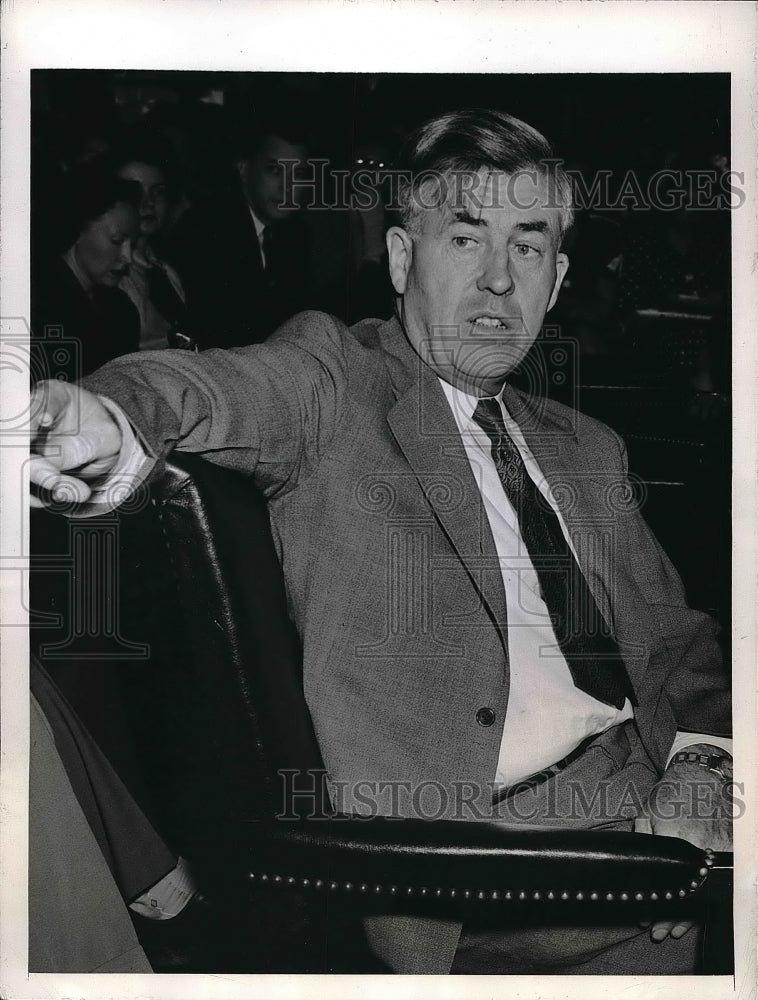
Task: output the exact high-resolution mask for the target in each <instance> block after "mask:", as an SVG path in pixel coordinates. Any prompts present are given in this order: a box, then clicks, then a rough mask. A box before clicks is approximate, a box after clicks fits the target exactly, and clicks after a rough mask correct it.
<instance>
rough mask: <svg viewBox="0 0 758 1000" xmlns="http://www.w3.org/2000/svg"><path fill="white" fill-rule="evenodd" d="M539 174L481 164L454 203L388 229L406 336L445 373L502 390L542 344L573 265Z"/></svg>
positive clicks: (485, 390) (475, 387) (475, 389)
mask: <svg viewBox="0 0 758 1000" xmlns="http://www.w3.org/2000/svg"><path fill="white" fill-rule="evenodd" d="M548 183H549V182H548V180H547V178H546V177H544V176H543V175H541V174H538V173H536V172H527V171H524V172H522V173H519V174H514V175H507V174H503V173H499V172H490V171H486V170H481V171H480V172H479V173H478V174H477V175H476V177H475V178H473V185H471V189H470V193H469V192H466V193H463V194H462V195H461V196H460V197H459V198H454V199H452V203H448V204H443V205H442V206H441V207H440V208H429V209H424V208H419V212H418V214H419V216H420V225H419V226H418V229H417V232H416V235H414V236H413V238H411V237H410V236H409V234H408V233H406V232H405V230H403V229H399V228H393V229H391V230H390V231H389V233H388V234H387V245H388V249H389V254H390V274H391V276H392V283H393V285H394V287H395V291H396V292H397V293H398V295H401V296H402V318H403V325H404V327H405V332H406V335H407V337H408V339H409V341H410V343H411V345H412V347H413V348H414V350H415V351H416V353H417V354H418V355H419V356H420V357H421V358H422V360H423V361H424V362H425V363H426V364H428V365H429V366H430V367H431V368H432V369H433V370H434V371H435V372H436V374H438V375H439V376H440V377H441V378H443V379H445V380H446V381H447V382H450V383H452V384H453V385H456V386H458V387H459V388H461V389H463V390H464V391H466V392H469V393H471V394H472V395H477V396H489V395H495V394H496V393H497V392H499V390H500V387H501V386H502V384H503V382H504V380H505V377H506V375H507V374H508V373H509V372H510V371H512V370H513V369H514V368H515V367H516V365H518V364H519V362H520V361H521V360H522V359H523V358H524V356H525V355H526V353H527V351H528V350H529V348H530V347H531V346H532V344H533V343H534V341H535V339H536V337H537V335H538V333H539V331H540V328H541V326H542V321H543V319H544V317H545V313H546V312H547V310H548V309H549V308H551V307H552V305H553V303H554V301H555V299H556V297H557V294H558V289H559V288H560V284H561V282H562V280H563V277H564V275H565V273H566V270H567V268H568V258H567V257H566V255H565V254H562V253H558V246H559V240H560V209H559V208H558V207H556V206H555V201H554V200H553V202H552V203H550V200H549V194H550V193H551V192H550V189H549V187H548Z"/></svg>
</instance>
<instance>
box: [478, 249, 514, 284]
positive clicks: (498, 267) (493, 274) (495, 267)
mask: <svg viewBox="0 0 758 1000" xmlns="http://www.w3.org/2000/svg"><path fill="white" fill-rule="evenodd" d="M476 286H477V288H478V289H479V291H480V292H492V293H493V294H494V295H508V293H509V292H512V291H513V279H512V278H511V263H510V257H509V255H508V248H507V247H504V248H497V249H495V250H492V251H491V252H490V253H488V254H487V255H486V257H485V259H484V264H483V267H482V270H481V272H480V274H479V277H478V278H477V282H476Z"/></svg>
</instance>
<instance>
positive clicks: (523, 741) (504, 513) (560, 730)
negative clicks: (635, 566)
mask: <svg viewBox="0 0 758 1000" xmlns="http://www.w3.org/2000/svg"><path fill="white" fill-rule="evenodd" d="M439 383H440V385H441V387H442V390H443V392H444V393H445V398H446V399H447V401H448V404H449V406H450V409H451V410H452V413H453V417H454V419H455V422H456V424H457V426H458V430H459V432H460V435H461V439H462V441H463V446H464V448H465V449H466V455H467V457H468V460H469V464H470V466H471V471H472V472H473V474H474V479H475V480H476V482H477V485H478V487H479V491H480V493H481V495H482V502H483V504H484V509H485V511H486V513H487V519H488V521H489V525H490V529H491V530H492V536H493V539H494V541H495V548H496V550H497V555H498V559H499V561H500V569H501V573H502V576H503V587H504V590H505V601H506V612H507V622H508V659H509V673H510V691H509V695H508V705H507V709H506V714H505V727H504V729H503V739H502V742H501V744H500V755H499V758H498V764H497V771H496V775H495V781H496V782H497V783H498V784H503V785H506V786H507V785H513V784H515V783H516V782H518V781H520V780H521V779H523V778H526V777H529V776H530V775H532V774H534V773H535V772H537V771H541V770H542V769H543V768H545V767H548V766H549V765H551V764H554V763H556V761H559V760H561V759H562V758H563V757H565V756H566V755H567V754H569V753H571V751H572V750H574V749H576V747H577V746H578V745H579V744H580V743H581V742H582V741H583V740H585V739H586V738H587V737H589V736H594V735H598V734H600V733H602V732H605V730H606V729H609V728H610V727H611V726H615V725H618V724H619V723H620V722H624V721H626V720H627V719H631V718H633V710H632V706H631V703H630V702H629V699H626V700H625V702H624V705H623V706H622V708H621V709H617V708H615V707H614V706H613V705H606V704H605V703H604V702H601V701H598V700H597V699H596V698H593V697H592V695H589V694H586V693H585V692H584V691H580V690H579V688H577V687H576V686H575V685H574V681H573V678H572V676H571V671H570V670H569V667H568V664H567V663H566V660H565V658H564V656H563V654H562V653H561V650H560V647H559V646H558V643H557V641H556V638H555V633H554V631H553V627H552V625H551V622H550V616H549V614H548V610H547V607H546V606H545V603H544V601H543V600H542V598H541V597H540V588H539V581H538V578H537V573H536V572H535V569H534V567H533V565H532V563H531V560H530V558H529V555H528V552H527V549H526V545H525V544H524V541H523V539H522V537H521V531H520V528H519V524H518V518H517V517H516V512H515V511H514V509H513V507H512V505H511V503H510V501H509V500H508V497H507V495H506V493H505V491H504V489H503V486H502V483H501V482H500V477H499V476H498V472H497V468H496V466H495V463H494V461H493V459H492V451H491V447H492V445H491V441H490V439H489V437H488V436H487V433H486V432H485V431H484V430H483V429H482V428H481V427H480V426H479V424H477V423H476V421H475V420H474V419H473V414H474V410H475V409H476V404H477V403H478V402H479V399H478V397H476V396H470V395H468V394H467V393H465V392H462V391H461V390H460V389H457V388H456V387H454V386H452V385H450V384H449V383H448V382H445V381H444V380H443V379H439ZM496 399H497V401H498V403H499V405H500V409H501V412H502V414H503V420H504V422H505V427H506V429H507V431H508V433H509V434H510V436H511V438H512V440H513V442H514V444H515V445H516V447H517V448H518V450H519V453H520V454H521V457H522V459H523V461H524V466H525V467H526V470H527V473H528V475H529V476H530V477H531V479H532V481H533V482H534V484H535V485H536V487H537V489H538V490H539V491H540V493H541V494H542V495H543V496H544V497H545V499H546V500H547V501H548V503H549V504H550V506H551V507H552V508H553V510H554V511H555V513H556V516H557V518H558V522H559V524H560V526H561V530H562V531H563V534H564V537H565V539H566V541H567V543H568V545H569V547H570V548H571V551H572V552H573V553H574V556H576V551H575V550H574V546H573V544H572V541H571V538H570V536H569V533H568V531H567V529H566V525H565V523H564V521H563V518H562V516H561V513H560V511H559V509H558V506H557V504H556V503H555V501H554V499H553V497H552V496H551V493H550V488H549V486H548V484H547V481H546V479H545V477H544V475H543V473H542V470H541V469H540V467H539V465H538V464H537V461H536V459H535V458H534V455H532V453H531V451H530V450H529V447H528V446H527V444H526V441H525V440H524V437H523V434H522V433H521V430H520V429H519V427H518V425H517V424H516V423H515V421H514V420H513V419H512V418H511V416H510V414H509V413H508V411H507V410H506V408H505V406H504V405H503V402H502V391H501V392H500V394H499V395H498V396H497V397H496ZM700 742H705V743H713V744H714V745H716V746H720V747H722V748H723V749H725V750H727V751H728V752H729V753H731V741H730V740H728V739H723V738H719V739H717V738H715V737H712V736H704V735H700V734H697V733H679V734H677V737H676V741H675V744H674V746H673V747H672V749H671V753H670V755H669V759H671V756H672V755H673V754H674V753H675V752H677V751H678V750H679V749H683V748H684V747H685V746H689V745H691V744H693V743H700Z"/></svg>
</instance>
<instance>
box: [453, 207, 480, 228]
mask: <svg viewBox="0 0 758 1000" xmlns="http://www.w3.org/2000/svg"><path fill="white" fill-rule="evenodd" d="M453 219H454V220H455V221H456V222H465V223H466V224H467V225H469V226H487V225H489V223H488V222H487V220H486V219H482V218H478V217H477V216H475V215H472V214H471V212H467V211H466V209H465V208H461V209H458V211H456V212H453Z"/></svg>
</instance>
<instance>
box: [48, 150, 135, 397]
mask: <svg viewBox="0 0 758 1000" xmlns="http://www.w3.org/2000/svg"><path fill="white" fill-rule="evenodd" d="M139 204H140V191H139V187H138V186H137V185H136V184H135V183H134V182H133V181H128V180H123V179H121V178H116V177H114V176H113V175H112V173H111V172H110V170H109V168H108V166H107V165H106V164H105V163H104V162H103V161H102V160H96V161H93V162H91V163H88V164H86V165H83V166H80V167H78V168H77V169H76V170H73V171H71V173H70V174H69V175H68V176H67V177H66V180H65V182H64V185H63V188H62V190H61V191H60V193H59V204H58V218H57V219H53V220H52V223H53V229H54V230H55V235H54V236H52V237H51V239H50V242H49V243H48V244H47V246H46V252H45V253H44V254H43V256H42V257H41V258H40V259H37V260H35V261H34V263H33V265H32V284H31V305H32V336H33V341H34V345H35V346H37V347H41V350H42V352H43V353H42V357H39V356H38V359H37V360H38V361H39V363H40V364H42V365H43V370H44V371H46V372H49V373H50V375H51V377H58V376H63V377H65V378H66V379H67V380H69V381H74V380H75V379H77V378H79V377H80V376H81V375H86V374H87V373H88V372H92V371H94V370H95V369H96V368H99V367H100V366H101V365H103V364H105V362H106V361H110V360H112V359H113V358H117V357H119V356H120V355H122V354H129V353H130V352H132V351H136V350H137V349H138V347H139V330H140V323H139V315H138V313H137V310H136V308H135V307H134V305H133V304H132V302H130V300H129V298H128V296H127V295H126V294H125V293H124V292H123V291H122V290H121V289H120V287H119V285H120V284H121V282H122V280H123V278H124V277H125V275H126V274H127V273H128V271H129V267H130V265H131V262H132V253H133V247H134V241H135V239H136V237H137V235H138V232H139ZM56 222H57V225H56ZM62 338H64V339H65V340H66V341H71V340H72V339H73V340H74V344H72V345H70V346H69V348H68V349H67V351H66V352H64V353H65V354H66V356H65V358H64V354H63V353H62V352H61V350H59V348H60V347H61V343H62Z"/></svg>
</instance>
